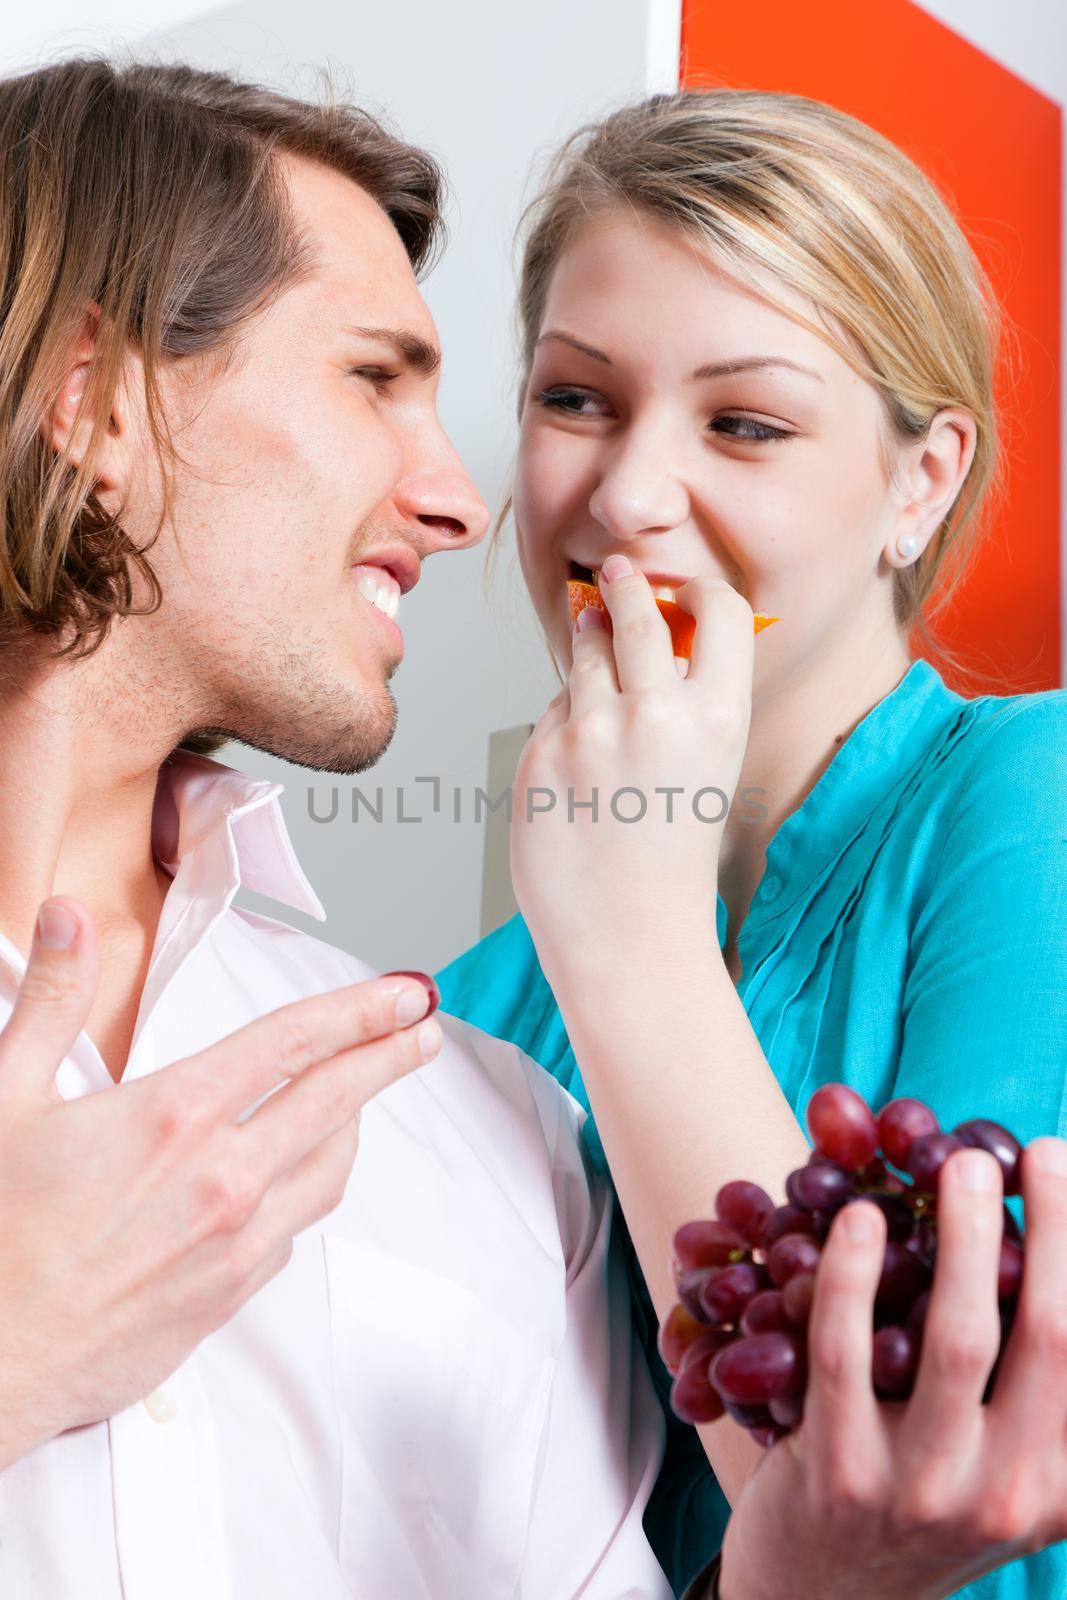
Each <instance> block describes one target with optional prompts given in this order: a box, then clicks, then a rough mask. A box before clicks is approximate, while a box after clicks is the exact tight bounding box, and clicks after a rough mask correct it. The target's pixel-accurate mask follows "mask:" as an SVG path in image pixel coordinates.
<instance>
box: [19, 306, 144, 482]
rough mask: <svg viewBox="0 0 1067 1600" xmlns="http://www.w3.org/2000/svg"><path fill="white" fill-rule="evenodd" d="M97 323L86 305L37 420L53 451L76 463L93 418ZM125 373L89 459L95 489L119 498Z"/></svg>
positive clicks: (127, 423) (126, 443) (125, 434)
mask: <svg viewBox="0 0 1067 1600" xmlns="http://www.w3.org/2000/svg"><path fill="white" fill-rule="evenodd" d="M99 325H100V312H99V308H98V307H97V306H95V305H90V307H89V309H88V310H87V312H86V315H85V319H84V321H83V323H82V327H81V329H80V331H79V334H78V338H77V340H76V341H75V344H74V346H73V348H72V350H71V353H70V356H69V359H68V363H67V369H66V371H65V373H64V375H63V381H62V383H61V384H60V386H59V390H58V392H57V394H56V396H55V399H54V400H53V402H52V404H51V406H50V407H49V408H48V410H47V412H46V413H45V415H44V416H43V417H42V419H41V434H42V437H43V438H44V439H45V440H46V442H47V443H48V444H50V445H51V447H52V449H53V450H54V451H55V452H56V454H57V455H59V454H60V453H61V452H62V451H64V450H66V452H67V455H68V459H69V460H70V461H71V463H72V464H73V465H74V466H76V467H80V466H81V465H82V463H83V461H84V460H85V459H86V455H87V453H88V449H89V441H90V438H91V436H92V431H93V422H94V420H95V416H96V412H95V409H94V403H93V397H92V396H91V395H87V389H88V385H89V382H90V379H91V378H92V375H93V370H94V356H95V352H96V338H97V330H98V328H99ZM136 365H137V363H136V361H134V366H135V367H136ZM126 377H127V375H126V373H125V372H124V373H123V376H122V378H121V379H120V381H119V383H118V384H117V385H116V389H115V393H114V395H113V396H112V398H111V404H110V406H109V408H108V416H107V421H106V424H105V427H104V430H103V432H102V434H101V436H100V438H99V440H98V441H97V446H96V452H95V455H94V463H93V478H94V487H95V490H96V492H97V493H98V494H101V493H102V494H104V495H116V496H118V497H119V498H121V496H122V494H123V493H124V491H125V489H126V486H127V481H128V475H129V467H130V455H131V448H130V446H131V435H132V431H133V430H132V415H131V409H132V408H131V406H130V398H129V392H128V389H127V385H126Z"/></svg>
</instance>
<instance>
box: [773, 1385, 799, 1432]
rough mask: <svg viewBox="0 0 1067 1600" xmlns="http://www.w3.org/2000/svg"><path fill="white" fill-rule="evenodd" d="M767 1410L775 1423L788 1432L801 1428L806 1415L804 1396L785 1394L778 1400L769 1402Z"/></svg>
mask: <svg viewBox="0 0 1067 1600" xmlns="http://www.w3.org/2000/svg"><path fill="white" fill-rule="evenodd" d="M767 1410H768V1411H769V1412H770V1414H771V1416H772V1417H773V1419H774V1421H775V1422H777V1423H778V1425H779V1426H780V1427H782V1428H784V1429H786V1431H788V1430H789V1429H791V1428H798V1427H799V1426H800V1422H801V1418H802V1417H803V1415H804V1396H803V1395H802V1394H784V1395H781V1396H780V1397H779V1398H778V1399H776V1400H768V1401H767Z"/></svg>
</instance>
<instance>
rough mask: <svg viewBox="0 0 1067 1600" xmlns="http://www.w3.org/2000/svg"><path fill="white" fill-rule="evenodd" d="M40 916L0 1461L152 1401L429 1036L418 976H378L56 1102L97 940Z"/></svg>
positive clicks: (27, 1006) (417, 1062)
mask: <svg viewBox="0 0 1067 1600" xmlns="http://www.w3.org/2000/svg"><path fill="white" fill-rule="evenodd" d="M53 908H56V910H53ZM42 910H43V916H42V917H40V918H39V919H38V928H37V934H36V937H35V939H34V944H33V949H32V951H31V954H30V960H29V964H28V966H27V969H26V973H25V977H24V979H23V982H22V986H21V988H20V990H19V994H18V998H17V1001H16V1003H15V1006H14V1009H13V1011H12V1013H11V1017H10V1019H9V1021H8V1024H7V1026H6V1027H5V1028H4V1029H3V1030H2V1032H0V1469H2V1468H4V1467H6V1466H8V1465H9V1464H10V1463H11V1462H12V1461H14V1460H17V1459H18V1458H19V1457H20V1456H22V1455H24V1454H26V1453H27V1452H28V1451H29V1450H31V1449H32V1448H34V1447H35V1446H36V1445H37V1444H40V1443H42V1442H43V1441H44V1440H46V1439H49V1438H51V1437H53V1436H54V1435H55V1434H57V1433H60V1432H62V1431H63V1430H64V1429H66V1428H70V1427H75V1426H77V1425H79V1424H82V1423H89V1422H97V1421H99V1420H100V1419H101V1418H104V1417H107V1416H111V1415H112V1414H113V1413H115V1412H117V1411H121V1410H123V1409H124V1408H125V1407H126V1406H128V1405H131V1404H132V1403H134V1402H135V1401H136V1400H138V1399H139V1398H142V1397H143V1396H145V1395H147V1394H149V1393H150V1392H151V1391H152V1390H153V1389H154V1388H156V1387H157V1386H158V1385H159V1384H160V1383H162V1382H163V1380H164V1379H165V1378H166V1377H167V1376H168V1375H169V1374H170V1373H171V1372H173V1371H174V1370H175V1368H176V1367H178V1366H179V1365H180V1364H181V1362H182V1361H183V1360H184V1359H185V1358H186V1357H187V1356H188V1355H189V1354H190V1352H191V1351H192V1350H194V1349H195V1348H196V1346H197V1345H198V1344H199V1343H200V1341H201V1340H202V1339H204V1338H205V1336H206V1335H207V1334H209V1333H211V1332H212V1331H213V1330H214V1329H216V1328H218V1327H220V1326H221V1325H222V1324H223V1323H225V1322H227V1321H228V1320H229V1319H230V1318H231V1317H232V1316H233V1315H234V1313H235V1312H236V1311H237V1310H238V1309H239V1307H240V1306H242V1305H243V1304H244V1303H245V1301H246V1300H248V1299H249V1298H250V1296H251V1295H253V1294H255V1292H256V1290H257V1289H259V1288H261V1287H262V1286H263V1284H265V1283H267V1282H268V1281H269V1280H270V1279H271V1278H273V1277H274V1276H275V1274H276V1273H277V1272H279V1271H280V1270H281V1268H282V1267H283V1266H285V1264H286V1262H287V1261H288V1260H289V1258H290V1256H291V1254H292V1249H293V1236H294V1235H295V1234H297V1233H299V1232H301V1230H302V1229H304V1228H307V1227H308V1226H310V1225H311V1224H312V1223H314V1222H316V1221H318V1220H319V1219H320V1218H322V1217H324V1216H325V1215H326V1214H327V1213H328V1212H330V1211H331V1210H333V1209H334V1207H335V1206H337V1205H338V1204H339V1202H340V1200H341V1197H342V1195H343V1193H344V1189H345V1185H346V1183H347V1181H348V1176H349V1173H350V1171H351V1169H352V1163H353V1161H354V1159H355V1155H356V1147H357V1142H358V1121H359V1112H360V1108H361V1107H362V1106H363V1105H364V1104H365V1103H366V1102H367V1101H368V1100H369V1099H371V1098H372V1096H374V1095H375V1094H377V1093H378V1091H379V1090H380V1089H383V1088H385V1087H386V1086H387V1085H388V1084H390V1083H392V1082H393V1081H394V1080H395V1079H397V1078H399V1077H401V1076H402V1075H403V1074H405V1073H407V1072H410V1071H411V1070H412V1069H414V1068H416V1067H418V1066H421V1065H422V1064H423V1063H424V1062H426V1061H428V1060H430V1059H431V1058H432V1057H433V1056H435V1055H436V1054H437V1052H438V1050H439V1049H440V1045H441V1039H442V1034H441V1028H440V1024H439V1023H438V1022H437V1021H436V1019H434V1018H432V1017H431V1018H427V1019H426V1020H425V1021H421V1022H420V1021H419V1019H420V1018H425V1017H426V1012H427V1011H428V1010H429V1008H430V995H429V993H428V991H427V989H426V986H425V985H424V984H422V983H420V982H419V981H418V980H417V979H414V978H411V977H405V976H403V975H395V974H394V975H391V976H384V977H380V978H375V979H373V980H370V981H368V982H365V983H357V984H352V985H350V986H348V987H346V988H343V989H337V990H334V991H332V992H330V993H326V994H321V995H316V996H314V997H313V998H310V999H307V1000H301V1001H298V1002H296V1003H294V1004H291V1005H286V1006H283V1007H281V1008H280V1009H279V1010H277V1011H274V1012H272V1013H270V1014H269V1015H267V1016H264V1017H261V1018H259V1019H258V1020H256V1021H254V1022H251V1023H249V1024H248V1026H247V1027H244V1028H241V1029H239V1030H238V1031H237V1032H236V1033H234V1034H232V1035H231V1036H230V1037H229V1038H226V1039H223V1040H222V1041H220V1043H218V1044H216V1045H213V1046H212V1047H211V1048H210V1049H207V1050H204V1051H202V1052H201V1053H200V1054H199V1055H196V1056H192V1057H190V1058H188V1059H187V1060H185V1061H181V1062H177V1063H175V1064H174V1065H173V1066H170V1067H167V1068H164V1069H163V1070H161V1071H159V1072H156V1073H154V1074H152V1075H151V1076H149V1077H146V1078H142V1079H138V1080H136V1081H134V1082H131V1083H121V1082H120V1083H119V1084H118V1085H117V1086H116V1088H115V1089H114V1091H111V1090H107V1091H105V1092H102V1093H99V1094H91V1095H86V1096H83V1097H82V1098H80V1099H76V1100H70V1101H66V1100H64V1099H63V1098H62V1096H61V1095H60V1094H59V1091H58V1089H57V1088H56V1085H55V1075H56V1072H57V1070H58V1068H59V1066H60V1063H61V1062H62V1060H63V1058H64V1056H65V1055H66V1054H67V1052H68V1051H69V1050H70V1048H71V1046H72V1045H73V1043H74V1041H75V1039H76V1038H77V1036H78V1034H79V1032H80V1030H81V1029H82V1027H83V1026H84V1024H85V1020H86V1018H87V1016H88V1014H89V1011H90V1008H91V1004H92V1000H93V997H94V995H95V993H96V988H97V983H98V977H99V952H98V944H97V938H96V933H95V930H94V928H93V926H92V923H91V921H90V920H89V917H88V914H87V912H86V911H85V910H84V908H83V907H81V906H79V905H78V904H77V902H75V901H72V900H67V899H63V898H56V899H53V900H51V901H48V902H46V903H45V906H44V907H43V908H42ZM56 911H58V913H59V914H58V915H57V914H56ZM64 916H65V917H66V919H67V920H66V928H67V930H68V931H69V928H70V925H71V924H70V919H73V928H74V934H75V936H74V939H73V942H72V943H70V944H68V945H63V944H62V943H61V942H60V941H61V939H62V936H63V933H64ZM287 1080H291V1081H289V1082H287ZM282 1084H285V1087H281V1088H280V1087H279V1086H280V1085H282ZM272 1090H278V1092H277V1093H273V1094H272V1093H271V1091H272ZM264 1096H268V1098H267V1099H266V1101H265V1103H264V1104H262V1105H260V1106H258V1108H257V1109H256V1110H255V1111H254V1112H253V1114H252V1115H250V1116H247V1117H246V1118H245V1120H243V1121H241V1122H238V1120H237V1119H238V1117H239V1116H240V1114H241V1113H242V1112H247V1111H248V1109H249V1108H250V1107H251V1106H253V1104H254V1103H255V1102H257V1101H260V1100H261V1099H262V1098H263V1097H264Z"/></svg>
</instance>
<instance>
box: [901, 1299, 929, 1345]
mask: <svg viewBox="0 0 1067 1600" xmlns="http://www.w3.org/2000/svg"><path fill="white" fill-rule="evenodd" d="M929 1305H930V1291H929V1289H924V1290H923V1292H922V1294H919V1295H916V1297H915V1299H914V1300H913V1301H912V1307H911V1310H910V1311H909V1312H908V1321H907V1329H908V1332H909V1333H910V1334H912V1335H913V1337H914V1338H915V1339H916V1341H917V1342H918V1343H919V1344H922V1337H923V1328H924V1327H925V1326H926V1313H927V1310H928V1308H929Z"/></svg>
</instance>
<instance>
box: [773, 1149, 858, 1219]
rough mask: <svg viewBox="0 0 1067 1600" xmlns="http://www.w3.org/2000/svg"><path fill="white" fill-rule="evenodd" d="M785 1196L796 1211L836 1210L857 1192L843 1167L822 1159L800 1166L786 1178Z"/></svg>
mask: <svg viewBox="0 0 1067 1600" xmlns="http://www.w3.org/2000/svg"><path fill="white" fill-rule="evenodd" d="M785 1192H786V1197H787V1199H788V1200H789V1203H790V1204H791V1205H794V1206H796V1208H797V1210H798V1211H838V1210H840V1208H841V1207H842V1206H843V1205H844V1203H845V1201H846V1200H848V1199H850V1198H851V1196H852V1195H853V1194H855V1192H856V1180H855V1178H854V1177H853V1175H852V1174H851V1173H850V1172H846V1171H845V1170H844V1168H843V1167H837V1166H834V1165H833V1163H832V1162H829V1161H821V1162H819V1164H818V1165H817V1166H808V1167H801V1168H799V1170H798V1171H796V1172H791V1173H790V1174H789V1176H788V1178H787V1179H786V1180H785Z"/></svg>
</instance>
